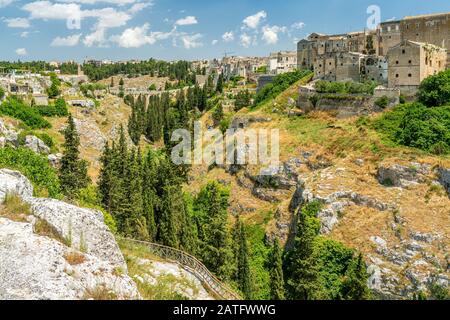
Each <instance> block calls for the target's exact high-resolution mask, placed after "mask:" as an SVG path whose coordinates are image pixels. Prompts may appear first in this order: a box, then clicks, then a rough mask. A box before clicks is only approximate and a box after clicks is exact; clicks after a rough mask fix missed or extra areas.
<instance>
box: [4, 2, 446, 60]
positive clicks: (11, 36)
mask: <svg viewBox="0 0 450 320" xmlns="http://www.w3.org/2000/svg"><path fill="white" fill-rule="evenodd" d="M374 4H375V5H377V6H378V7H379V8H380V17H381V20H382V21H385V20H389V19H400V18H402V17H403V16H405V15H416V14H423V13H434V12H449V11H450V1H448V0H427V1H423V0H408V1H405V0H370V1H369V0H48V1H22V0H0V60H17V59H21V60H35V59H44V60H60V61H61V60H68V59H75V60H78V61H82V60H83V59H85V58H92V59H112V60H119V59H131V58H137V59H148V58H150V57H155V58H159V59H167V60H172V59H197V58H212V57H221V56H223V54H224V52H231V53H233V54H236V55H267V54H268V53H269V52H272V51H277V50H294V49H295V42H296V41H298V40H299V39H302V38H304V37H305V36H307V35H308V34H309V33H311V32H322V33H341V32H347V31H356V30H362V29H364V28H365V27H366V26H367V20H368V18H369V16H370V15H371V14H372V13H374V11H371V10H369V13H368V8H369V9H370V8H372V7H370V6H371V5H374Z"/></svg>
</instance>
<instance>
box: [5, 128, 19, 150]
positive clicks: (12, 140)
mask: <svg viewBox="0 0 450 320" xmlns="http://www.w3.org/2000/svg"><path fill="white" fill-rule="evenodd" d="M5 138H6V143H8V144H10V145H12V146H14V147H18V146H19V134H18V133H17V132H15V131H12V130H10V131H7V132H6V133H5Z"/></svg>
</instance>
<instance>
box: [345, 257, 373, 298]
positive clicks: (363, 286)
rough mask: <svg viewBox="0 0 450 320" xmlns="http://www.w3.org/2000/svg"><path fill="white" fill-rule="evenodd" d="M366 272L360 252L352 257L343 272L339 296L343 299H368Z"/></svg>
mask: <svg viewBox="0 0 450 320" xmlns="http://www.w3.org/2000/svg"><path fill="white" fill-rule="evenodd" d="M367 280H368V274H367V269H366V264H365V262H364V259H363V256H362V254H359V255H358V257H357V258H356V259H355V258H354V259H353V261H352V262H351V263H350V266H349V267H348V269H347V272H346V273H345V278H344V281H343V282H342V287H341V297H342V299H345V300H368V299H370V290H369V288H368V286H367Z"/></svg>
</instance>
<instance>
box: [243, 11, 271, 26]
mask: <svg viewBox="0 0 450 320" xmlns="http://www.w3.org/2000/svg"><path fill="white" fill-rule="evenodd" d="M265 18H267V13H266V12H265V11H260V12H258V13H256V14H254V15H252V16H248V17H247V18H245V19H244V21H242V22H243V23H244V27H247V28H250V29H256V28H258V26H259V24H260V22H261V21H262V20H263V19H265Z"/></svg>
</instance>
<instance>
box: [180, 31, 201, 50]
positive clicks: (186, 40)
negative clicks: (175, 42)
mask: <svg viewBox="0 0 450 320" xmlns="http://www.w3.org/2000/svg"><path fill="white" fill-rule="evenodd" d="M201 38H202V35H201V34H199V33H197V34H194V35H185V36H182V37H181V41H182V42H183V46H184V47H185V48H186V49H194V48H199V47H201V46H203V43H201V42H199V41H198V40H199V39H201Z"/></svg>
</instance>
